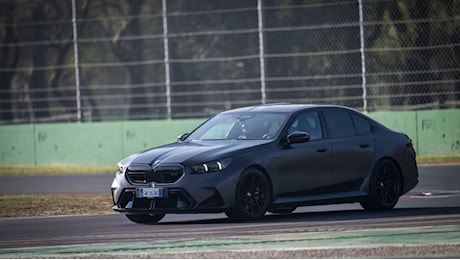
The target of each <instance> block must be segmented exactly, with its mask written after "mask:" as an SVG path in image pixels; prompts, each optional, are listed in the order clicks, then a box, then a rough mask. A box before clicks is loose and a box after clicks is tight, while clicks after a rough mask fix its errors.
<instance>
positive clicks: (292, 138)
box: [286, 131, 310, 144]
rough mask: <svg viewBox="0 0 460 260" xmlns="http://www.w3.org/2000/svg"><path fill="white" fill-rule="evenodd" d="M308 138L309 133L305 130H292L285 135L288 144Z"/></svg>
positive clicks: (305, 140) (307, 139) (303, 141)
mask: <svg viewBox="0 0 460 260" xmlns="http://www.w3.org/2000/svg"><path fill="white" fill-rule="evenodd" d="M309 140H310V134H309V133H307V132H301V131H294V132H292V133H290V134H288V136H286V141H287V143H288V144H298V143H306V142H308V141H309Z"/></svg>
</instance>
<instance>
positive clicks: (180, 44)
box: [0, 0, 460, 124]
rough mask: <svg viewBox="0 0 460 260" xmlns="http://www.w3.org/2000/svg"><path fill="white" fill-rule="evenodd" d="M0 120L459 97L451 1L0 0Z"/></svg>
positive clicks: (410, 105)
mask: <svg viewBox="0 0 460 260" xmlns="http://www.w3.org/2000/svg"><path fill="white" fill-rule="evenodd" d="M0 14H1V16H0V19H1V20H0V41H1V42H0V55H1V56H0V122H1V123H2V124H8V123H30V122H56V121H80V120H81V121H99V120H131V119H164V118H187V117H207V116H209V115H212V114H215V113H216V112H219V111H222V110H227V109H230V108H235V107H241V106H246V105H254V104H261V103H272V102H289V103H332V104H340V105H346V106H350V107H354V108H357V109H360V110H367V111H380V110H412V109H427V108H446V107H458V106H459V105H460V66H459V64H460V61H459V59H460V16H459V14H460V1H456V0H446V1H429V0H414V1H387V0H374V1H372V0H369V1H362V2H361V0H353V1H346V0H341V1H332V0H328V1H326V0H317V1H298V0H283V1H274V0H251V1H248V0H234V1H226V0H219V1H217V0H213V1H190V0H178V1H166V0H154V1H142V0H138V1H129V0H126V1H119V0H96V1H95V0H91V1H90V0H65V1H64V0H0Z"/></svg>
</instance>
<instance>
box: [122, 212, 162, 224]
mask: <svg viewBox="0 0 460 260" xmlns="http://www.w3.org/2000/svg"><path fill="white" fill-rule="evenodd" d="M164 216H165V214H154V215H148V214H142V215H138V214H135V215H134V214H133V215H130V214H128V215H126V217H127V218H128V219H129V220H131V221H132V222H135V223H139V224H156V223H157V222H158V221H160V220H162V219H163V218H164Z"/></svg>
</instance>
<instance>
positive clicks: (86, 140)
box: [0, 109, 460, 165]
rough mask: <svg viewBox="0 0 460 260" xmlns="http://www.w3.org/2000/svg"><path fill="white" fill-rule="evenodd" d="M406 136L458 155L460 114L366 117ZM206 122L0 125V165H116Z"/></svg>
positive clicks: (430, 151) (421, 149)
mask: <svg viewBox="0 0 460 260" xmlns="http://www.w3.org/2000/svg"><path fill="white" fill-rule="evenodd" d="M368 115H369V116H370V117H372V118H374V119H375V120H377V121H379V122H381V123H382V124H384V125H386V126H387V127H389V128H391V129H393V130H397V131H401V132H404V133H406V134H408V135H409V137H410V138H412V140H413V141H414V144H415V149H416V151H417V153H418V155H421V156H438V155H455V154H460V110H458V109H450V110H430V111H411V112H375V113H370V114H368ZM204 120H205V119H184V120H155V121H126V122H100V123H62V124H35V125H7V126H0V165H114V164H116V163H117V162H118V161H119V160H120V159H121V158H123V157H125V156H127V155H129V154H131V153H134V152H137V151H140V150H143V149H147V148H149V147H154V146H158V145H162V144H166V143H169V142H173V141H175V140H176V137H177V136H178V135H180V134H182V133H185V132H188V131H190V130H192V129H194V128H195V127H196V126H198V125H199V124H201V123H202V122H203V121H204Z"/></svg>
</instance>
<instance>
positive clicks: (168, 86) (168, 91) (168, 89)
mask: <svg viewBox="0 0 460 260" xmlns="http://www.w3.org/2000/svg"><path fill="white" fill-rule="evenodd" d="M161 5H162V16H163V47H164V63H165V85H166V109H167V117H168V119H169V118H171V117H172V109H171V78H170V74H169V42H168V17H167V8H166V0H162V3H161Z"/></svg>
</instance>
